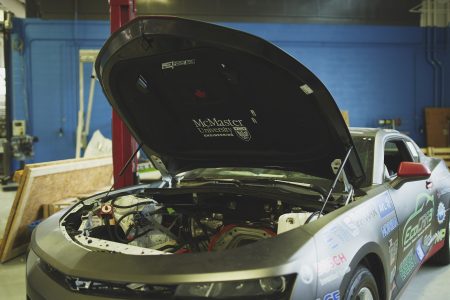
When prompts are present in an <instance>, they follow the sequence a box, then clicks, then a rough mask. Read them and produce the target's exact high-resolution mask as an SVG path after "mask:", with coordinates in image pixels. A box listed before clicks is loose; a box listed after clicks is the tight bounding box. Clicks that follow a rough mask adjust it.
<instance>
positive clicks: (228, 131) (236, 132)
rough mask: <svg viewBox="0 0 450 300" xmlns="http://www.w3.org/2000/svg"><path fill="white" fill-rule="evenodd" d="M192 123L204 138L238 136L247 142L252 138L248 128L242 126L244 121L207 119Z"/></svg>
mask: <svg viewBox="0 0 450 300" xmlns="http://www.w3.org/2000/svg"><path fill="white" fill-rule="evenodd" d="M192 122H194V125H195V128H197V130H198V131H199V132H200V133H201V134H202V135H203V137H226V136H237V137H238V138H240V139H241V140H243V141H245V142H248V141H250V140H251V138H252V135H251V134H250V131H249V130H248V128H247V127H246V126H244V125H243V124H242V120H236V119H217V118H206V119H196V120H194V119H192Z"/></svg>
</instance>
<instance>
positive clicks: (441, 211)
mask: <svg viewBox="0 0 450 300" xmlns="http://www.w3.org/2000/svg"><path fill="white" fill-rule="evenodd" d="M436 217H437V221H438V223H439V224H442V223H443V222H444V220H445V205H444V203H442V202H439V205H438V209H437V215H436Z"/></svg>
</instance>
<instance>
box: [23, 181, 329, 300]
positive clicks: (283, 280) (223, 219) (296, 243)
mask: <svg viewBox="0 0 450 300" xmlns="http://www.w3.org/2000/svg"><path fill="white" fill-rule="evenodd" d="M283 189H285V187H283V186H281V187H277V188H274V187H272V186H270V187H251V186H249V187H242V186H241V187H239V188H237V187H236V186H234V183H231V184H229V183H226V184H223V183H216V184H213V183H201V184H192V183H190V184H189V186H188V187H180V188H177V189H173V188H169V189H164V188H161V189H157V188H156V189H155V188H152V187H150V186H139V187H135V188H132V189H126V190H122V191H115V192H112V193H111V194H109V195H106V193H104V194H100V195H97V196H95V197H93V198H90V199H86V200H84V201H83V202H81V203H80V204H78V205H76V206H75V207H73V208H71V209H70V210H69V211H67V212H65V213H64V214H62V213H60V214H57V215H54V216H52V217H51V218H49V219H48V220H47V221H45V222H43V223H42V225H40V226H39V227H38V228H37V229H36V231H35V233H34V234H33V238H32V242H31V247H30V252H29V254H28V259H27V294H28V297H29V298H30V299H109V298H123V299H134V298H136V299H140V298H145V299H190V298H195V299H201V298H205V299H234V298H236V299H255V297H258V299H298V296H295V295H300V294H301V295H302V296H305V295H308V296H307V297H306V298H307V299H310V298H313V297H314V295H315V293H316V291H315V285H314V284H312V282H313V281H315V277H314V275H315V274H314V273H313V270H310V271H311V274H306V275H305V274H302V277H303V278H305V276H306V277H307V282H306V283H305V282H304V281H302V280H298V278H299V275H298V273H299V271H300V270H301V269H302V268H301V267H302V263H301V262H303V261H308V262H312V261H315V260H316V254H315V253H316V249H315V246H314V242H313V239H311V237H310V235H309V234H308V233H307V232H306V231H303V230H301V227H300V226H299V225H296V224H291V222H295V221H296V220H294V221H288V222H287V226H292V229H294V228H295V229H296V230H286V229H283V230H286V232H283V234H279V235H278V234H277V229H278V231H279V230H281V228H280V226H277V225H276V224H277V223H278V222H279V220H280V217H281V218H283V217H282V216H283V215H286V214H287V215H288V216H290V212H291V211H293V210H294V211H295V210H299V209H300V204H301V203H302V201H303V202H308V201H309V202H311V203H312V202H313V201H311V199H312V198H314V197H315V198H316V200H319V199H320V198H321V196H320V195H319V194H317V193H315V192H310V193H309V194H308V193H306V194H305V195H303V196H302V195H301V193H294V192H292V191H288V190H285V191H284V193H283V194H284V195H283V194H280V190H283ZM291 189H292V187H291ZM294 189H299V190H300V191H303V192H305V191H304V188H299V187H296V188H294ZM297 192H298V191H297ZM277 193H278V194H280V196H279V197H273V196H270V195H276V194H277ZM261 195H264V196H261ZM294 195H296V197H294ZM299 198H300V199H301V200H300V199H299ZM294 203H297V205H295V204H294ZM316 203H317V205H319V204H320V202H319V201H317V202H316ZM155 206H156V208H155ZM120 207H128V208H120ZM307 207H308V206H304V208H305V209H307ZM309 209H310V210H313V206H311V205H310V206H309ZM125 210H126V211H125ZM105 211H106V212H107V213H106V214H105ZM109 211H112V213H109ZM151 212H153V213H151ZM127 213H128V214H129V217H126V214H127ZM297 213H298V212H297ZM303 213H304V217H305V219H306V218H307V217H308V216H311V215H312V213H311V212H307V211H306V210H305V211H303ZM124 216H125V217H124ZM143 219H145V220H143ZM303 221H304V220H303ZM108 223H109V224H108ZM130 226H131V227H132V229H130ZM139 232H142V233H144V234H140V233H139ZM127 233H128V234H127ZM136 233H137V234H136ZM278 233H279V232H278ZM299 293H300V294H299Z"/></svg>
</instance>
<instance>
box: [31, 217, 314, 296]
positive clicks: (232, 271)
mask: <svg viewBox="0 0 450 300" xmlns="http://www.w3.org/2000/svg"><path fill="white" fill-rule="evenodd" d="M61 216H62V214H56V215H53V216H52V217H50V218H49V219H47V220H46V221H44V222H43V223H41V224H40V225H39V226H38V227H37V228H36V230H35V231H34V233H33V236H32V240H31V250H30V253H29V256H28V261H27V295H28V297H29V299H32V300H36V299H38V300H39V299H46V300H51V299H121V298H120V297H117V296H116V295H113V296H111V295H104V294H101V295H91V294H86V293H79V292H77V291H73V290H71V289H69V288H68V286H67V285H66V284H64V282H63V283H61V280H55V279H54V278H53V277H52V276H50V275H49V273H48V272H46V270H44V269H43V268H42V266H41V264H40V260H41V259H42V261H43V262H45V265H47V264H48V265H50V266H51V267H52V268H54V269H55V270H57V271H58V272H60V273H61V274H64V275H66V276H71V277H75V278H88V279H90V280H95V281H103V282H115V283H124V282H125V283H143V284H151V285H154V284H157V285H176V284H188V283H208V282H224V281H241V280H253V279H258V278H267V277H275V276H286V275H288V274H297V273H298V271H299V270H300V268H301V266H302V264H303V263H305V262H307V263H311V262H314V261H316V251H315V246H314V241H313V239H311V236H310V235H308V234H305V233H304V232H301V231H297V230H293V231H291V232H286V233H284V234H283V235H280V236H277V237H275V238H272V239H270V240H269V239H268V240H263V241H261V242H258V243H254V244H249V245H247V246H244V247H240V248H236V249H232V250H228V251H226V252H209V253H196V254H185V255H163V256H154V255H150V256H148V255H147V256H146V255H144V256H138V255H124V254H117V253H115V254H114V253H107V252H97V251H89V250H87V249H84V248H82V247H80V246H79V245H76V244H75V243H74V242H72V241H70V240H68V238H66V236H64V234H63V232H62V231H61V230H60V228H59V219H60V218H61ZM275 241H276V242H275ZM297 277H298V276H297ZM316 287H317V285H316V280H315V279H314V280H313V281H312V282H308V283H307V284H305V283H304V282H303V281H302V280H298V279H297V280H296V281H295V283H294V286H293V287H292V294H291V299H315V295H316ZM129 298H130V297H123V298H122V299H129Z"/></svg>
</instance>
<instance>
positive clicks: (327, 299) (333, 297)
mask: <svg viewBox="0 0 450 300" xmlns="http://www.w3.org/2000/svg"><path fill="white" fill-rule="evenodd" d="M339 299H341V294H340V293H339V290H337V291H334V292H331V293H328V294H326V295H325V296H323V300H339Z"/></svg>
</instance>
